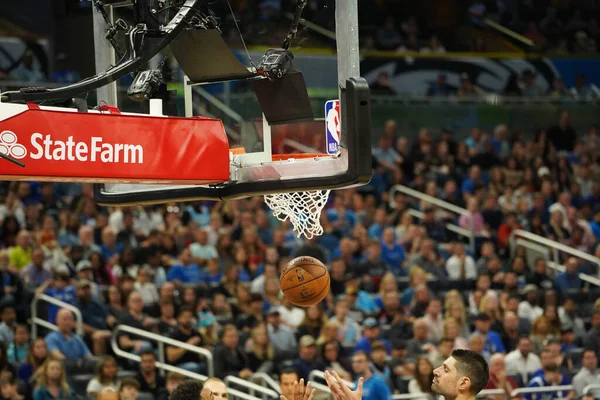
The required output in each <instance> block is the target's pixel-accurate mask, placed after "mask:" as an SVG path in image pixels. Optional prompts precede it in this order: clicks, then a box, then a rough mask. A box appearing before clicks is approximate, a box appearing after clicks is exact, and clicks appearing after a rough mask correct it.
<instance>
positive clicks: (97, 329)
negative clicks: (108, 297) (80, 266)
mask: <svg viewBox="0 0 600 400" xmlns="http://www.w3.org/2000/svg"><path fill="white" fill-rule="evenodd" d="M75 306H76V307H77V308H78V309H79V311H81V315H82V317H83V331H84V332H85V334H86V339H88V341H91V342H92V344H93V346H92V348H93V350H94V354H95V355H103V354H106V345H107V342H108V339H110V338H111V337H112V332H111V331H110V329H109V322H113V323H114V319H115V318H114V317H112V316H109V315H108V313H107V312H106V310H105V309H104V307H103V306H102V304H100V303H98V302H97V301H96V300H94V299H93V298H92V291H91V286H90V282H89V281H88V280H80V281H79V282H77V301H76V302H75Z"/></svg>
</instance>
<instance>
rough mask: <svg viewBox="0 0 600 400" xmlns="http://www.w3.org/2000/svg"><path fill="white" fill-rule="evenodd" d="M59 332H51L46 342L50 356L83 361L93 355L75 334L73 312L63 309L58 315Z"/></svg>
mask: <svg viewBox="0 0 600 400" xmlns="http://www.w3.org/2000/svg"><path fill="white" fill-rule="evenodd" d="M56 325H58V331H54V332H50V333H49V334H48V335H47V336H46V338H45V340H46V346H47V347H48V353H49V355H51V356H53V357H55V358H57V359H59V360H62V359H65V358H66V359H69V360H75V361H79V360H83V359H84V358H88V357H90V356H91V355H92V353H91V352H90V349H89V348H88V347H87V345H86V344H85V342H84V341H83V340H82V339H81V338H80V337H78V336H76V335H74V334H73V327H74V326H75V320H74V318H73V313H71V311H69V310H67V309H65V308H61V309H60V310H59V311H58V314H57V315H56Z"/></svg>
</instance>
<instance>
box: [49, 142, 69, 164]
mask: <svg viewBox="0 0 600 400" xmlns="http://www.w3.org/2000/svg"><path fill="white" fill-rule="evenodd" d="M48 137H49V136H48ZM54 146H55V147H54V151H53V152H52V158H53V159H54V160H57V161H58V160H60V161H64V159H65V142H61V141H60V140H57V141H56V142H55V143H54Z"/></svg>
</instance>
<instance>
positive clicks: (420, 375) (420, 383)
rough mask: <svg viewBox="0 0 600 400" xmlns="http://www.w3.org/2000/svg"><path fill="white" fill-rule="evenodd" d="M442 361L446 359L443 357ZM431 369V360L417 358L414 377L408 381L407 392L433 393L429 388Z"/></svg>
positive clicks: (431, 375) (431, 376) (431, 377)
mask: <svg viewBox="0 0 600 400" xmlns="http://www.w3.org/2000/svg"><path fill="white" fill-rule="evenodd" d="M444 361H446V360H445V359H444ZM440 365H441V364H440ZM433 369H434V367H433V365H432V363H431V361H429V360H428V359H427V358H425V357H419V359H417V365H416V368H415V373H414V378H413V379H411V380H410V381H409V382H408V393H410V394H418V393H423V395H427V394H429V395H433V390H432V389H431V383H432V382H433Z"/></svg>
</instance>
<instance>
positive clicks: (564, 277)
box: [554, 257, 582, 293]
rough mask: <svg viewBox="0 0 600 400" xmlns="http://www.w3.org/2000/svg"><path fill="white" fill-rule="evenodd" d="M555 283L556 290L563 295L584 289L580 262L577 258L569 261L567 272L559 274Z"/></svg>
mask: <svg viewBox="0 0 600 400" xmlns="http://www.w3.org/2000/svg"><path fill="white" fill-rule="evenodd" d="M554 283H555V285H556V288H557V289H558V290H559V291H560V292H562V293H565V292H567V291H568V290H580V289H581V288H582V282H581V279H579V261H578V260H577V259H576V258H575V257H571V258H569V259H568V260H567V265H566V271H565V272H561V273H560V274H558V276H557V277H556V279H555V281H554Z"/></svg>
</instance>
